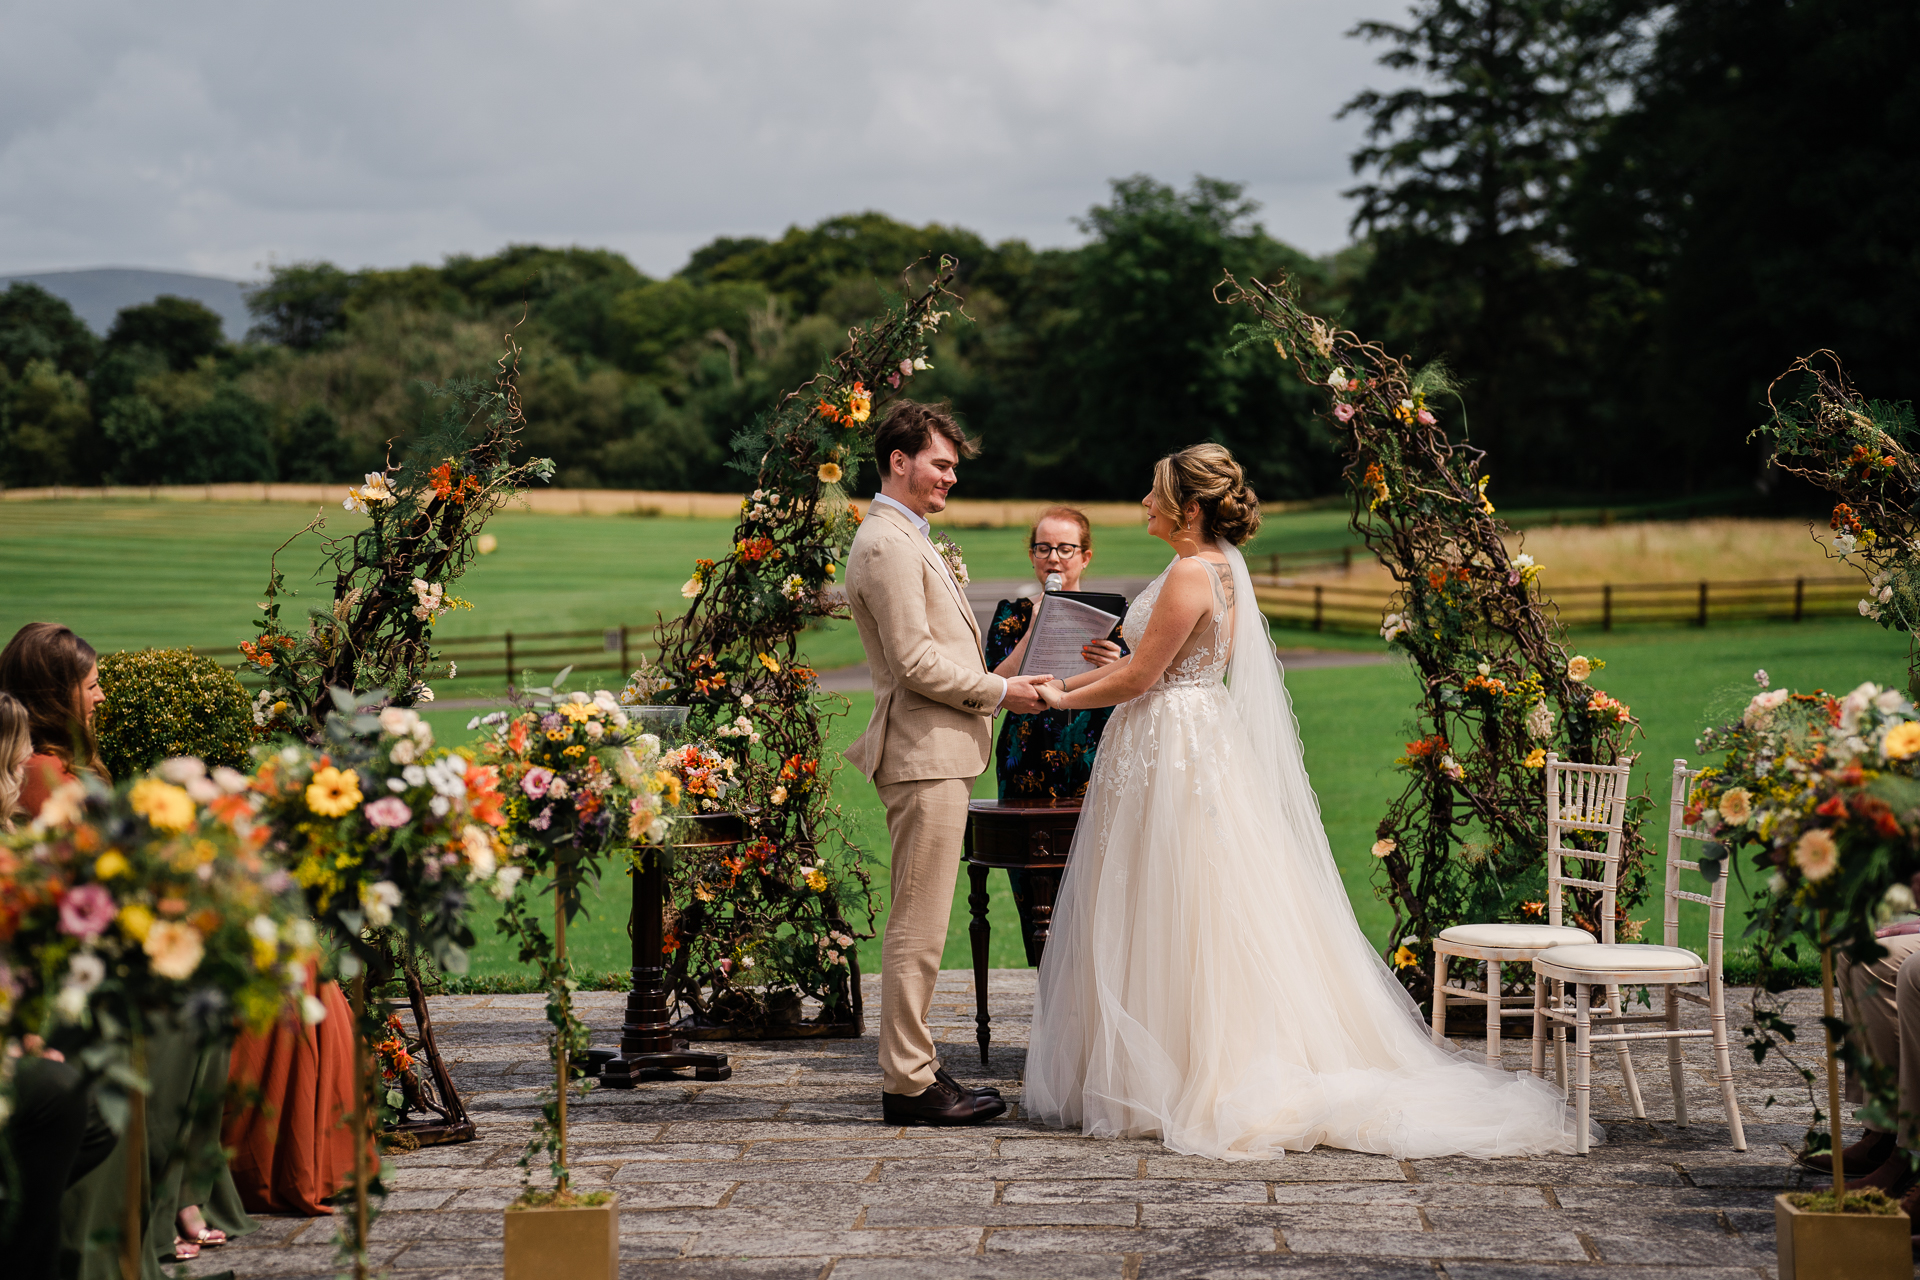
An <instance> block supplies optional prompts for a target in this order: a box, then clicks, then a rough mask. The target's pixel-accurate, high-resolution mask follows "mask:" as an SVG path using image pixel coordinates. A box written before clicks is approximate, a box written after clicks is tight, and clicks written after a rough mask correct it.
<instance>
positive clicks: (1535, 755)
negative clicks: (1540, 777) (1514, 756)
mask: <svg viewBox="0 0 1920 1280" xmlns="http://www.w3.org/2000/svg"><path fill="white" fill-rule="evenodd" d="M1520 763H1521V764H1523V765H1525V766H1527V768H1529V769H1544V768H1546V765H1547V749H1546V748H1545V747H1535V748H1534V749H1533V750H1531V751H1529V752H1527V758H1526V759H1525V760H1522V761H1521V762H1520Z"/></svg>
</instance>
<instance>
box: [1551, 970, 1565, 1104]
mask: <svg viewBox="0 0 1920 1280" xmlns="http://www.w3.org/2000/svg"><path fill="white" fill-rule="evenodd" d="M1553 1007H1554V1008H1556V1009H1565V1008H1567V984H1566V982H1565V981H1563V980H1562V979H1559V978H1555V979H1554V982H1553ZM1553 1082H1554V1083H1555V1084H1557V1085H1559V1086H1560V1096H1561V1097H1563V1098H1564V1097H1566V1096H1567V1083H1568V1082H1567V1024H1566V1023H1564V1022H1556V1023H1554V1024H1553Z"/></svg>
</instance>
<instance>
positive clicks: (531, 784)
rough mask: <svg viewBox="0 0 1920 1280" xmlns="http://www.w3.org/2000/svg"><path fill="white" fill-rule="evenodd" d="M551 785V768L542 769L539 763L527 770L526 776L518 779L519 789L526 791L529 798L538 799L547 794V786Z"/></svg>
mask: <svg viewBox="0 0 1920 1280" xmlns="http://www.w3.org/2000/svg"><path fill="white" fill-rule="evenodd" d="M552 785H553V770H551V769H542V768H541V767H540V766H539V765H535V766H534V767H533V768H531V769H529V770H527V776H526V777H524V778H522V779H520V789H521V790H522V791H524V792H526V793H527V798H528V799H529V800H538V799H539V798H540V797H541V796H544V795H545V794H547V788H548V787H551V786H552Z"/></svg>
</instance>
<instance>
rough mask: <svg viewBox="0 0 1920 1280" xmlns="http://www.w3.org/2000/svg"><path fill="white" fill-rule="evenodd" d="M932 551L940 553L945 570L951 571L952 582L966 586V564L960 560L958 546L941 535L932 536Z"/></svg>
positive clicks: (944, 535)
mask: <svg viewBox="0 0 1920 1280" xmlns="http://www.w3.org/2000/svg"><path fill="white" fill-rule="evenodd" d="M933 549H934V550H935V551H938V552H939V553H940V558H941V559H942V560H945V561H946V562H947V568H948V569H950V570H952V571H953V580H954V581H955V582H957V583H959V584H960V585H961V586H963V587H964V586H966V585H967V562H966V561H965V560H962V559H961V558H960V544H959V543H957V542H955V541H954V540H953V539H952V538H949V537H948V536H947V535H946V534H944V533H941V534H936V535H934V539H933Z"/></svg>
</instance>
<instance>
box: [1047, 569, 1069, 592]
mask: <svg viewBox="0 0 1920 1280" xmlns="http://www.w3.org/2000/svg"><path fill="white" fill-rule="evenodd" d="M1065 581H1066V579H1065V578H1063V577H1061V576H1060V575H1059V574H1057V573H1050V574H1048V575H1047V590H1049V591H1058V590H1060V585H1061V584H1062V583H1064V582H1065Z"/></svg>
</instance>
